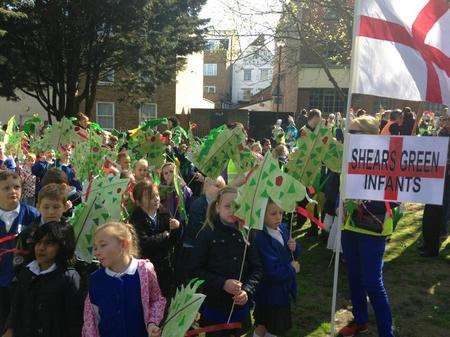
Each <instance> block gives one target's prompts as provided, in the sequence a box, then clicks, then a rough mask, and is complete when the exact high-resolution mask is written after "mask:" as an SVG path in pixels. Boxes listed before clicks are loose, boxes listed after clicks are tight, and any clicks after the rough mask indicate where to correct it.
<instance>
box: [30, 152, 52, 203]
mask: <svg viewBox="0 0 450 337" xmlns="http://www.w3.org/2000/svg"><path fill="white" fill-rule="evenodd" d="M49 167H50V164H49V163H48V162H47V161H45V160H39V161H37V162H36V163H34V164H33V166H31V173H33V174H34V175H35V176H36V200H37V195H38V193H39V190H40V189H41V180H42V178H44V176H45V173H46V172H47V170H48V169H49Z"/></svg>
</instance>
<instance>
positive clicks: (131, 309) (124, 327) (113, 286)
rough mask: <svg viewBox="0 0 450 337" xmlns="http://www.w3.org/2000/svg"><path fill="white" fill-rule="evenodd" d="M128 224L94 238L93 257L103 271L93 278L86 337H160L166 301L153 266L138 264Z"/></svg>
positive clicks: (99, 230)
mask: <svg viewBox="0 0 450 337" xmlns="http://www.w3.org/2000/svg"><path fill="white" fill-rule="evenodd" d="M136 240H137V239H136V234H135V232H134V230H133V228H132V226H131V225H129V224H124V223H119V222H108V223H106V224H104V225H102V226H100V227H98V228H97V230H96V231H95V234H94V254H95V256H96V257H97V259H98V260H99V261H100V263H101V264H102V266H103V268H101V269H99V270H97V271H96V272H94V273H92V274H91V277H90V282H89V295H88V297H87V298H86V302H85V307H84V324H83V334H82V335H83V337H109V336H114V337H126V336H133V337H158V336H159V335H160V331H159V327H158V325H159V323H160V322H161V320H162V318H163V315H164V307H165V305H166V300H165V299H164V297H162V295H161V291H160V289H159V286H158V280H157V278H156V274H155V271H154V268H153V265H152V264H151V263H150V262H149V261H147V260H138V259H136V258H135V257H136V256H137V254H138V253H137V252H138V249H137V242H136Z"/></svg>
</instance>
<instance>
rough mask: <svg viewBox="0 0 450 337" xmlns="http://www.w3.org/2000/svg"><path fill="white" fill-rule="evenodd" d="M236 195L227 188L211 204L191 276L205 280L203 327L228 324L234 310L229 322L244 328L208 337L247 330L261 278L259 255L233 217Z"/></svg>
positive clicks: (241, 332) (212, 334) (193, 257)
mask: <svg viewBox="0 0 450 337" xmlns="http://www.w3.org/2000/svg"><path fill="white" fill-rule="evenodd" d="M236 196H237V191H236V189H234V188H230V187H225V188H223V189H221V190H220V191H219V193H218V195H217V198H216V200H215V201H213V202H212V203H211V204H210V205H209V207H208V213H207V219H206V224H205V226H204V227H203V229H202V230H201V231H200V233H199V235H198V240H197V244H196V246H195V247H194V252H193V256H192V259H191V265H190V268H189V270H190V272H191V276H192V277H197V278H199V279H201V280H205V283H204V285H203V291H204V293H205V294H206V299H205V302H204V304H203V306H202V308H201V310H200V312H201V321H200V323H201V325H202V326H209V325H215V324H221V323H227V321H228V317H229V315H230V313H231V310H232V308H233V312H232V315H231V320H230V322H232V323H233V322H240V323H242V325H243V329H242V331H229V330H228V331H220V332H216V333H209V334H206V336H208V337H228V336H240V335H242V334H243V333H244V332H245V331H246V330H248V328H249V327H250V306H249V298H250V297H251V296H252V295H253V293H254V292H255V290H256V287H257V286H258V283H259V281H260V280H261V278H262V272H263V269H262V265H261V262H260V259H259V256H258V252H257V250H256V248H255V247H254V246H253V245H250V246H248V248H247V249H245V245H246V240H245V239H244V238H243V237H242V234H241V232H240V231H239V227H238V223H237V222H236V221H235V217H234V216H233V211H232V202H233V201H234V199H235V198H236ZM244 251H246V254H244ZM243 259H244V261H243ZM242 263H244V264H243V266H242ZM242 267H243V268H242ZM241 268H242V275H240V274H241ZM240 276H241V277H240ZM233 302H234V306H233Z"/></svg>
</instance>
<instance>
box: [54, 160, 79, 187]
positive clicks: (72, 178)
mask: <svg viewBox="0 0 450 337" xmlns="http://www.w3.org/2000/svg"><path fill="white" fill-rule="evenodd" d="M54 167H56V168H59V169H60V170H61V171H63V172H64V173H65V174H66V175H67V179H68V180H69V185H70V186H73V187H75V188H76V189H77V191H82V190H83V186H82V185H81V182H80V181H79V180H78V179H77V178H76V172H75V169H74V168H73V166H72V164H69V165H64V164H61V162H60V161H59V160H57V161H56V162H55V164H54Z"/></svg>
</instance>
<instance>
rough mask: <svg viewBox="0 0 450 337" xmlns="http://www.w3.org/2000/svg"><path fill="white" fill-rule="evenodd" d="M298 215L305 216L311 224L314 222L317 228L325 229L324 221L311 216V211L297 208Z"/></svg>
mask: <svg viewBox="0 0 450 337" xmlns="http://www.w3.org/2000/svg"><path fill="white" fill-rule="evenodd" d="M297 213H298V214H301V215H303V216H304V217H305V218H307V219H309V220H310V221H311V222H313V223H314V224H315V225H316V226H317V227H319V228H320V229H325V225H324V224H323V222H322V221H320V220H319V219H317V218H316V217H314V215H312V214H311V212H310V211H308V210H307V209H306V208H303V207H297Z"/></svg>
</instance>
